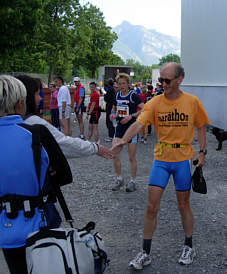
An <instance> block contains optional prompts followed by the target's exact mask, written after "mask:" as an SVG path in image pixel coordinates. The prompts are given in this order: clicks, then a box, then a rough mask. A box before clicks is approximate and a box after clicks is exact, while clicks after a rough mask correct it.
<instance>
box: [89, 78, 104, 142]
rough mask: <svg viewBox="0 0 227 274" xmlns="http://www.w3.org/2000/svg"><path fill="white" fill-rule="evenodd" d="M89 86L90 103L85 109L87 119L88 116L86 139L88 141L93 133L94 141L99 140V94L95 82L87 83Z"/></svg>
mask: <svg viewBox="0 0 227 274" xmlns="http://www.w3.org/2000/svg"><path fill="white" fill-rule="evenodd" d="M89 87H90V90H91V94H90V103H89V105H88V107H87V109H86V112H87V119H88V117H89V116H90V120H89V127H88V136H87V139H88V140H89V141H90V139H91V137H92V135H93V133H94V139H95V142H98V140H99V130H98V123H99V118H100V115H101V111H100V108H99V97H100V95H99V93H98V92H97V90H96V83H95V82H91V83H90V84H89Z"/></svg>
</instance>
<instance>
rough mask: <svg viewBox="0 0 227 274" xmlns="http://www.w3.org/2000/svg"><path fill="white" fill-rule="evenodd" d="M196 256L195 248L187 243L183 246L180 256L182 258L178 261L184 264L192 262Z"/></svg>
mask: <svg viewBox="0 0 227 274" xmlns="http://www.w3.org/2000/svg"><path fill="white" fill-rule="evenodd" d="M195 256H196V253H195V249H194V248H191V247H189V246H187V245H185V246H184V247H183V251H182V254H181V256H180V259H179V260H178V263H179V264H182V265H187V264H191V263H192V262H193V259H194V257H195Z"/></svg>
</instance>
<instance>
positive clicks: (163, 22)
mask: <svg viewBox="0 0 227 274" xmlns="http://www.w3.org/2000/svg"><path fill="white" fill-rule="evenodd" d="M80 2H81V4H85V3H87V2H88V1H87V0H81V1H80ZM89 2H90V3H91V4H93V5H96V6H97V7H99V8H100V10H101V11H102V12H103V14H104V17H105V21H106V23H107V25H109V26H111V27H115V26H117V25H119V24H121V22H122V21H124V20H126V21H128V22H130V23H131V24H133V25H141V26H144V27H146V28H148V29H155V30H157V31H159V32H162V33H165V34H169V35H173V36H177V37H179V38H180V36H181V33H180V32H181V0H90V1H89Z"/></svg>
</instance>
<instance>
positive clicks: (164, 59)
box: [159, 53, 181, 66]
mask: <svg viewBox="0 0 227 274" xmlns="http://www.w3.org/2000/svg"><path fill="white" fill-rule="evenodd" d="M168 62H176V63H178V64H180V62H181V60H180V57H179V56H178V55H177V54H173V53H170V54H168V55H166V56H163V57H162V58H160V59H159V66H161V65H163V64H165V63H168Z"/></svg>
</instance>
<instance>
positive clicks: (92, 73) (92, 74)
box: [91, 69, 95, 79]
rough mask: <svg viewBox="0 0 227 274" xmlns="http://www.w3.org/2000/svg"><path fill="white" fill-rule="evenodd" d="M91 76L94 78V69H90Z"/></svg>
mask: <svg viewBox="0 0 227 274" xmlns="http://www.w3.org/2000/svg"><path fill="white" fill-rule="evenodd" d="M91 78H92V79H95V69H92V71H91Z"/></svg>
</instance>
